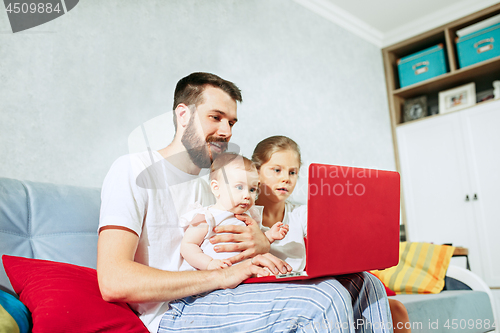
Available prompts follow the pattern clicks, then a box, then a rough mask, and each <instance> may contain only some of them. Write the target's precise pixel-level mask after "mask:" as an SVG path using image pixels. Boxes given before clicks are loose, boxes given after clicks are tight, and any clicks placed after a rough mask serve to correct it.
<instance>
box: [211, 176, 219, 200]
mask: <svg viewBox="0 0 500 333" xmlns="http://www.w3.org/2000/svg"><path fill="white" fill-rule="evenodd" d="M210 189H211V190H212V193H213V194H214V196H215V197H216V198H219V197H220V187H219V182H218V181H217V180H215V179H212V181H211V182H210Z"/></svg>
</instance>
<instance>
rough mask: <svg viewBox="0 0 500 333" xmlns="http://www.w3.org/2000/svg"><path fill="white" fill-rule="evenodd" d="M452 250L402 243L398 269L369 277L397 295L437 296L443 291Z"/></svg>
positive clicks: (422, 244) (428, 245)
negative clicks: (374, 278)
mask: <svg viewBox="0 0 500 333" xmlns="http://www.w3.org/2000/svg"><path fill="white" fill-rule="evenodd" d="M454 250H455V248H454V247H453V246H448V245H435V244H430V243H417V242H413V243H411V242H402V243H400V244H399V263H398V265H397V266H393V267H390V268H388V269H385V270H382V271H373V272H372V273H373V274H374V275H376V276H377V277H378V278H379V279H380V280H381V281H382V282H383V283H384V284H385V285H386V286H387V287H389V288H390V289H391V290H394V291H395V292H396V293H397V294H429V293H431V294H437V293H439V292H441V290H443V287H444V277H445V275H446V270H447V269H448V266H449V264H450V259H451V257H452V255H453V251H454Z"/></svg>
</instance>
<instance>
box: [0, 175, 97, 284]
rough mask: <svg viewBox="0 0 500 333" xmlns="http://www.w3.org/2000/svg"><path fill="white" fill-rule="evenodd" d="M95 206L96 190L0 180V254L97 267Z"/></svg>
mask: <svg viewBox="0 0 500 333" xmlns="http://www.w3.org/2000/svg"><path fill="white" fill-rule="evenodd" d="M99 207H100V190H99V189H97V188H85V187H77V186H67V185H55V184H48V183H37V182H30V181H19V180H15V179H8V178H0V253H2V254H8V255H15V256H22V257H27V258H37V259H47V260H55V261H60V262H66V263H73V264H77V265H81V266H86V267H91V268H95V267H96V257H97V226H98V224H99ZM0 289H4V290H5V289H8V290H11V291H12V287H11V285H10V283H9V280H8V278H7V276H6V275H5V272H4V270H3V267H2V268H1V269H0Z"/></svg>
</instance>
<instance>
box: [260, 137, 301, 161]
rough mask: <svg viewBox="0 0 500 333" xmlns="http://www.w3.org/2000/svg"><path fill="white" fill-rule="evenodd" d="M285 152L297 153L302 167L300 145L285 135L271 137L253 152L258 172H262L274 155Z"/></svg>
mask: <svg viewBox="0 0 500 333" xmlns="http://www.w3.org/2000/svg"><path fill="white" fill-rule="evenodd" d="M285 150H291V151H294V152H296V153H297V157H298V158H299V166H301V165H302V158H301V156H300V148H299V145H298V144H297V143H296V142H295V141H293V140H292V139H290V138H289V137H286V136H283V135H275V136H271V137H269V138H267V139H264V140H262V141H261V142H259V143H258V144H257V146H255V149H254V151H253V154H252V161H253V163H254V164H255V166H256V167H257V170H260V167H261V166H262V164H264V163H267V162H269V160H270V159H271V156H273V154H274V153H277V152H279V151H285Z"/></svg>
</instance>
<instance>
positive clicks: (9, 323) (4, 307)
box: [0, 290, 31, 333]
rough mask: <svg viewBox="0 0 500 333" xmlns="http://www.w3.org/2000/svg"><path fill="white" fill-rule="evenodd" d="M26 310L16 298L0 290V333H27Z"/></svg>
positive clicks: (27, 318)
mask: <svg viewBox="0 0 500 333" xmlns="http://www.w3.org/2000/svg"><path fill="white" fill-rule="evenodd" d="M30 318H31V316H30V314H29V313H28V309H27V308H26V306H24V304H23V303H21V302H20V301H19V300H18V299H17V298H15V297H14V296H12V295H11V294H8V293H6V292H5V291H1V290H0V332H19V333H28V332H29V329H30Z"/></svg>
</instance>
